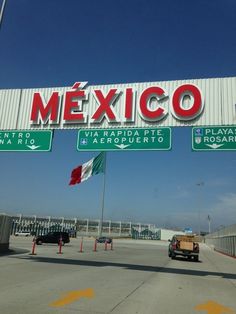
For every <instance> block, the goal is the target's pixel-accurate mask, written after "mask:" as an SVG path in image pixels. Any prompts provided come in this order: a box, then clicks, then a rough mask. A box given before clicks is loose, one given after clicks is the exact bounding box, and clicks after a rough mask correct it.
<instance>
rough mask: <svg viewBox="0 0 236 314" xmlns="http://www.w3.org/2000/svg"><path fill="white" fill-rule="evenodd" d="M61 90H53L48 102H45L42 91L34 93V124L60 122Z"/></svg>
mask: <svg viewBox="0 0 236 314" xmlns="http://www.w3.org/2000/svg"><path fill="white" fill-rule="evenodd" d="M59 104H60V95H59V92H53V93H52V95H51V97H50V99H49V101H48V103H46V102H45V100H44V99H43V97H42V96H41V94H40V93H34V97H33V103H32V111H31V116H30V120H31V123H33V124H39V123H40V122H39V121H41V122H42V123H44V124H46V123H48V121H49V123H51V124H52V123H55V124H57V123H58V119H59V111H60V106H59Z"/></svg>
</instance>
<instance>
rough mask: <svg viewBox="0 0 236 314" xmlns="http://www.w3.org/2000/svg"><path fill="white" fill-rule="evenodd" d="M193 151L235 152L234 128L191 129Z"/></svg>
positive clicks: (235, 138) (235, 137) (235, 134)
mask: <svg viewBox="0 0 236 314" xmlns="http://www.w3.org/2000/svg"><path fill="white" fill-rule="evenodd" d="M192 149H193V150H194V151H227V150H236V126H214V127H210V126H209V127H193V128H192Z"/></svg>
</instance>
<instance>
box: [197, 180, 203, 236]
mask: <svg viewBox="0 0 236 314" xmlns="http://www.w3.org/2000/svg"><path fill="white" fill-rule="evenodd" d="M196 185H197V186H198V187H199V188H200V187H202V186H204V182H203V181H201V182H198V183H196ZM199 191H200V190H199ZM200 205H201V197H200V192H199V205H198V206H199V208H198V236H199V239H200V235H201V227H200Z"/></svg>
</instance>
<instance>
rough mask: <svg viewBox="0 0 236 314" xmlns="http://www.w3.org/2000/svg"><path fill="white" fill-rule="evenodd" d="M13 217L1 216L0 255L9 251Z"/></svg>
mask: <svg viewBox="0 0 236 314" xmlns="http://www.w3.org/2000/svg"><path fill="white" fill-rule="evenodd" d="M11 226H12V217H10V216H8V215H6V214H0V253H2V252H6V251H8V249H9V242H10V234H11Z"/></svg>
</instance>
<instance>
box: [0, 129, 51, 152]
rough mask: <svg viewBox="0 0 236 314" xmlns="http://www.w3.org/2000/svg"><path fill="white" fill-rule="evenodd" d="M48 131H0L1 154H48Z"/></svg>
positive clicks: (49, 136) (49, 147) (49, 146)
mask: <svg viewBox="0 0 236 314" xmlns="http://www.w3.org/2000/svg"><path fill="white" fill-rule="evenodd" d="M52 133H53V132H52V130H49V131H0V151H2V152H15V151H17V152H26V151H27V152H48V151H50V150H51V146H52Z"/></svg>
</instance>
